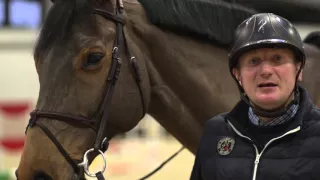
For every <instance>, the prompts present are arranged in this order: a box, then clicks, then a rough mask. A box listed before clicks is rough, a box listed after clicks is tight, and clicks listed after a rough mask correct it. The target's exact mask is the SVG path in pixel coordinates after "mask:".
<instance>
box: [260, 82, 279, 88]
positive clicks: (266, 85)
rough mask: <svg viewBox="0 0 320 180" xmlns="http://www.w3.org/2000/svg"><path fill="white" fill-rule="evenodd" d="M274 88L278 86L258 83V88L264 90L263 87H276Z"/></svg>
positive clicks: (269, 83) (270, 83)
mask: <svg viewBox="0 0 320 180" xmlns="http://www.w3.org/2000/svg"><path fill="white" fill-rule="evenodd" d="M276 86H278V85H277V84H275V83H272V82H268V83H260V84H259V85H258V87H260V88H264V87H276Z"/></svg>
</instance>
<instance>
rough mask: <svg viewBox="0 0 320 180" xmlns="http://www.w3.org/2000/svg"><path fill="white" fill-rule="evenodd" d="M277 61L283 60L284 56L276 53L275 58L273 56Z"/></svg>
mask: <svg viewBox="0 0 320 180" xmlns="http://www.w3.org/2000/svg"><path fill="white" fill-rule="evenodd" d="M273 59H274V60H275V61H278V62H279V61H281V60H282V59H283V58H282V56H280V55H275V56H274V58H273Z"/></svg>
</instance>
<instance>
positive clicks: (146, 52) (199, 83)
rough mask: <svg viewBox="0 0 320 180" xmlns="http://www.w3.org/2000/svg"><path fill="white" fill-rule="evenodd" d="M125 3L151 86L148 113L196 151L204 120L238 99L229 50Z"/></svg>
mask: <svg viewBox="0 0 320 180" xmlns="http://www.w3.org/2000/svg"><path fill="white" fill-rule="evenodd" d="M125 7H127V9H126V14H127V16H128V17H127V18H128V21H127V24H126V33H127V35H128V40H129V41H130V44H131V48H132V50H133V51H134V54H135V55H136V56H137V57H138V59H140V61H141V60H142V61H144V63H145V66H146V68H147V72H148V78H149V79H148V82H150V86H151V93H150V94H151V96H150V97H151V101H150V103H149V108H148V112H147V113H148V114H150V115H151V116H153V117H154V118H155V119H156V120H157V121H158V122H159V123H160V124H161V125H162V126H163V127H165V128H166V129H167V130H168V131H169V132H170V133H171V134H173V135H174V136H175V137H176V138H177V139H178V140H179V141H180V142H182V143H183V144H184V145H185V146H187V147H188V148H189V150H191V151H192V152H194V151H195V147H196V145H197V143H198V139H199V136H200V135H201V132H202V127H203V126H202V125H203V123H204V122H205V121H206V120H208V119H209V118H210V117H212V116H214V115H216V114H218V113H222V112H225V111H227V110H230V109H231V107H232V106H233V105H234V104H235V102H236V101H237V99H238V93H237V87H236V86H235V83H234V81H233V80H232V78H231V76H230V74H229V71H228V62H227V53H226V51H225V50H223V49H219V48H217V47H215V46H213V45H210V44H208V43H205V42H201V41H199V40H197V39H195V38H192V37H186V36H181V35H178V34H177V33H173V32H170V31H166V30H162V29H160V28H158V27H157V26H155V25H152V24H150V23H149V22H148V20H147V18H146V15H145V13H144V10H143V8H142V7H141V6H140V5H139V4H135V5H133V4H132V3H129V2H126V4H125ZM185 134H192V135H193V136H192V138H190V137H188V139H186V138H185Z"/></svg>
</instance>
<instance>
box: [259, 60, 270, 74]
mask: <svg viewBox="0 0 320 180" xmlns="http://www.w3.org/2000/svg"><path fill="white" fill-rule="evenodd" d="M272 73H273V66H272V64H270V63H269V62H268V61H264V62H262V63H261V64H260V75H261V76H262V77H269V76H270V75H272Z"/></svg>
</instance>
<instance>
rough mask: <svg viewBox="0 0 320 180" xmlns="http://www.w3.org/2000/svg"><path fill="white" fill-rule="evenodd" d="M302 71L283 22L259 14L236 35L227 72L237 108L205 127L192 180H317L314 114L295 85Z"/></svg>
mask: <svg viewBox="0 0 320 180" xmlns="http://www.w3.org/2000/svg"><path fill="white" fill-rule="evenodd" d="M304 64H305V53H304V49H303V43H302V40H301V38H300V35H299V33H298V31H297V30H296V29H295V27H294V26H293V25H292V24H291V23H290V22H289V21H288V20H286V19H284V18H282V17H280V16H277V15H274V14H270V13H261V14H256V15H254V16H252V17H250V18H248V19H246V20H245V21H244V22H243V23H241V24H240V25H239V26H238V27H237V29H236V33H235V42H234V44H233V46H232V48H231V50H230V53H229V68H230V72H231V75H232V77H233V78H234V79H235V80H236V83H237V84H238V87H239V90H240V94H241V100H240V101H239V102H238V104H236V105H235V107H234V108H233V109H232V110H231V111H230V112H226V113H223V114H220V115H218V116H216V117H213V118H212V119H210V120H208V121H207V122H206V124H205V129H204V133H203V136H202V138H201V142H200V145H199V149H198V151H197V154H196V158H195V163H194V166H193V170H192V174H191V178H190V179H191V180H209V179H210V180H220V179H221V180H231V179H232V180H250V179H251V180H278V179H279V180H302V179H303V180H310V179H320V123H319V121H320V110H319V109H318V108H317V107H315V105H314V104H313V102H312V100H311V99H310V97H309V95H308V93H307V91H306V89H304V88H302V87H300V86H299V85H298V84H297V82H298V81H300V80H301V79H302V68H303V67H304Z"/></svg>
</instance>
